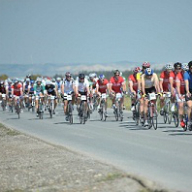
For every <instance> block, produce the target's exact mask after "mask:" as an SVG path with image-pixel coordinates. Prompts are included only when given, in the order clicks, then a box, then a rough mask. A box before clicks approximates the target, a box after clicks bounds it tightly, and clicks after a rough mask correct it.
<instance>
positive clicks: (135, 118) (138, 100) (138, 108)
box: [130, 93, 140, 125]
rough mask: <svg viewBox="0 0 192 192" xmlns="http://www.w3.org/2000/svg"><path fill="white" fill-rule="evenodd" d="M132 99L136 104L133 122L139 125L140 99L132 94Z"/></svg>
mask: <svg viewBox="0 0 192 192" xmlns="http://www.w3.org/2000/svg"><path fill="white" fill-rule="evenodd" d="M130 97H131V98H133V99H136V100H135V103H134V111H133V120H134V121H135V122H136V125H139V120H140V112H139V111H140V99H139V98H136V95H135V94H134V93H131V94H130Z"/></svg>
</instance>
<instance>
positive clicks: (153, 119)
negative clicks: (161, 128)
mask: <svg viewBox="0 0 192 192" xmlns="http://www.w3.org/2000/svg"><path fill="white" fill-rule="evenodd" d="M157 95H158V94H155V93H149V94H148V95H147V99H148V100H149V102H148V115H147V118H148V124H149V126H148V129H151V127H152V126H153V128H154V129H155V130H156V129H157V116H158V114H157V106H156V103H155V101H156V99H157V97H156V96H157Z"/></svg>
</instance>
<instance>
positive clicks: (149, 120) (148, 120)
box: [147, 106, 153, 129]
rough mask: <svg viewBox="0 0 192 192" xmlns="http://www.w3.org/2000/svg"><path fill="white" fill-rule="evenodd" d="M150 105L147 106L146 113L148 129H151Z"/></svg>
mask: <svg viewBox="0 0 192 192" xmlns="http://www.w3.org/2000/svg"><path fill="white" fill-rule="evenodd" d="M151 111H152V109H151V106H149V108H148V115H147V122H148V129H151V127H152V126H153V125H152V117H151Z"/></svg>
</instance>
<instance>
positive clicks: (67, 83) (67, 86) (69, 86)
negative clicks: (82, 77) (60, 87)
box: [63, 79, 74, 94]
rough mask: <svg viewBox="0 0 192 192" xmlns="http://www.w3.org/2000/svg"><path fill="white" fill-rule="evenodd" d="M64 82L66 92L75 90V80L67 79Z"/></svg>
mask: <svg viewBox="0 0 192 192" xmlns="http://www.w3.org/2000/svg"><path fill="white" fill-rule="evenodd" d="M63 84H64V93H66V94H69V93H70V92H71V93H72V92H74V90H73V85H74V80H70V81H67V80H66V79H65V80H64V81H63Z"/></svg>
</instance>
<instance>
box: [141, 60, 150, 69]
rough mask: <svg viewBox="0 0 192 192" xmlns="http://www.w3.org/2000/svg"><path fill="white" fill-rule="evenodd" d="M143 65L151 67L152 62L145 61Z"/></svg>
mask: <svg viewBox="0 0 192 192" xmlns="http://www.w3.org/2000/svg"><path fill="white" fill-rule="evenodd" d="M142 67H145V68H149V67H151V64H150V63H149V62H147V61H145V62H144V63H143V64H142Z"/></svg>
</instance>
